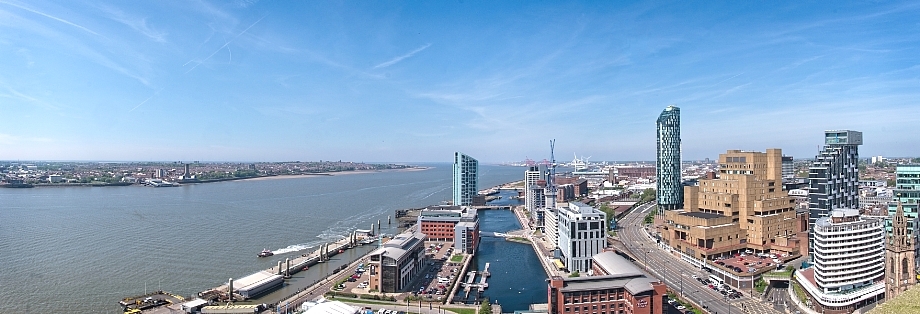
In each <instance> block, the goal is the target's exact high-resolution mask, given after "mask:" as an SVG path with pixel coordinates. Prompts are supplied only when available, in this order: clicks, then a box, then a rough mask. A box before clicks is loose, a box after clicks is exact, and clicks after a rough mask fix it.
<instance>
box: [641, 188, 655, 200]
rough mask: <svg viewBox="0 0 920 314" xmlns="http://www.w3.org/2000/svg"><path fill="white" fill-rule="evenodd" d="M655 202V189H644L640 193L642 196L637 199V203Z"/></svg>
mask: <svg viewBox="0 0 920 314" xmlns="http://www.w3.org/2000/svg"><path fill="white" fill-rule="evenodd" d="M654 200H655V189H645V191H642V196H640V197H639V203H645V202H649V201H654Z"/></svg>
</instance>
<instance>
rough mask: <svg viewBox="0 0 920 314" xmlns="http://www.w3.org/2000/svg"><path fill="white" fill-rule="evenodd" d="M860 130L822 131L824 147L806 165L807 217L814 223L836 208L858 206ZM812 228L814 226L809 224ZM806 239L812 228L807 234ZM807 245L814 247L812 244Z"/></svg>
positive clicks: (812, 236)
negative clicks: (807, 165) (809, 165)
mask: <svg viewBox="0 0 920 314" xmlns="http://www.w3.org/2000/svg"><path fill="white" fill-rule="evenodd" d="M862 143H863V140H862V132H858V131H850V130H831V131H824V149H823V150H821V152H819V153H818V156H815V161H814V162H813V163H812V165H811V167H809V168H808V210H809V214H808V219H809V223H810V224H811V225H812V226H814V224H815V222H816V221H818V219H821V217H827V216H828V215H830V212H831V210H834V209H837V208H859V168H858V164H859V145H862ZM812 229H813V228H812ZM808 238H809V243H812V242H813V240H814V231H812V232H810V233H809V234H808ZM809 247H811V248H812V250H813V249H814V246H813V244H809Z"/></svg>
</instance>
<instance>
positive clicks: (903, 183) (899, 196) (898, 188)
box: [885, 165, 920, 254]
mask: <svg viewBox="0 0 920 314" xmlns="http://www.w3.org/2000/svg"><path fill="white" fill-rule="evenodd" d="M895 178H896V179H897V180H896V181H895V189H894V202H892V203H890V204H888V217H891V216H892V215H894V214H895V212H897V210H898V203H897V202H898V201H900V202H901V204H902V208H903V210H904V216H905V217H907V234H908V235H909V236H911V237H913V238H914V243H917V240H918V237H917V235H918V234H917V233H916V232H914V228H915V226H916V225H917V213H918V208H917V207H918V203H920V165H898V168H897V170H895ZM885 229H886V231H887V232H888V235H891V219H888V220H887V221H886V222H885ZM914 251H915V254H920V245H918V246H916V247H915V248H914Z"/></svg>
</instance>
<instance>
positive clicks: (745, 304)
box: [731, 300, 783, 314]
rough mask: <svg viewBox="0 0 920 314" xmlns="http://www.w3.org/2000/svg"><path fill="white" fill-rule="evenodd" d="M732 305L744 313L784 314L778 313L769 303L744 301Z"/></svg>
mask: <svg viewBox="0 0 920 314" xmlns="http://www.w3.org/2000/svg"><path fill="white" fill-rule="evenodd" d="M731 303H732V305H734V306H737V307H740V308H741V310H742V311H743V312H744V313H750V314H782V313H783V312H780V311H777V310H776V309H774V308H773V307H772V306H771V305H770V304H769V303H764V302H757V301H753V300H744V301H736V302H731Z"/></svg>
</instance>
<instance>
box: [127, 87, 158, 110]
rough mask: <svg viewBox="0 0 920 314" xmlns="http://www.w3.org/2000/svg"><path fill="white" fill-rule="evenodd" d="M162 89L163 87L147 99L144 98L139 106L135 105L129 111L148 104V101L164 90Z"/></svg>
mask: <svg viewBox="0 0 920 314" xmlns="http://www.w3.org/2000/svg"><path fill="white" fill-rule="evenodd" d="M162 90H163V89H162V88H160V90H158V91H157V92H156V93H153V95H150V97H147V99H144V101H142V102H141V103H139V104H137V106H134V108H131V110H128V112H131V111H134V109H137V107H140V106H141V105H143V104H146V103H147V101H149V100H150V99H153V96H156V95H157V94H159V93H160V91H162Z"/></svg>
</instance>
